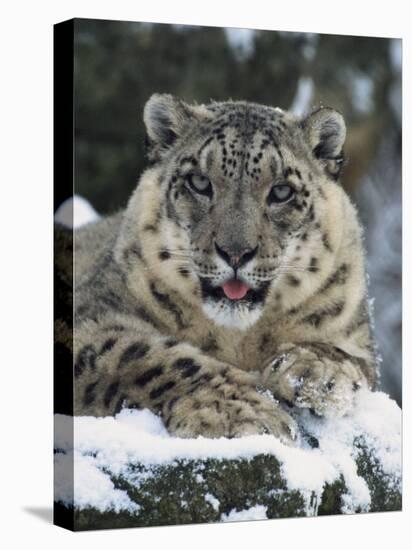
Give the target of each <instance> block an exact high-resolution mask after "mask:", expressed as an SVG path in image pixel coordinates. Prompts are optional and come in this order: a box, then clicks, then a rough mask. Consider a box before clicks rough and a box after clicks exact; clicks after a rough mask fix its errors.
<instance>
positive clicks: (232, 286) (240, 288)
mask: <svg viewBox="0 0 412 550" xmlns="http://www.w3.org/2000/svg"><path fill="white" fill-rule="evenodd" d="M222 288H223V292H224V293H225V295H226V296H227V297H228V298H230V299H231V300H241V299H242V298H243V297H244V296H245V294H246V292H247V291H248V290H249V287H248V286H247V285H245V283H242V281H239V280H238V279H231V280H230V281H227V283H225V284H224V285H222Z"/></svg>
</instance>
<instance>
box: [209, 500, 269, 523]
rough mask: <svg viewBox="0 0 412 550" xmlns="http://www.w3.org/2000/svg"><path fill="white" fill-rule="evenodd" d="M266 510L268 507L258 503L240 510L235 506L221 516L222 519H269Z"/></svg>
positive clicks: (225, 520)
mask: <svg viewBox="0 0 412 550" xmlns="http://www.w3.org/2000/svg"><path fill="white" fill-rule="evenodd" d="M266 512H267V507H266V506H262V505H261V504H257V505H256V506H252V508H247V509H246V510H240V511H239V512H238V511H237V510H236V509H235V508H233V510H231V511H230V512H229V513H228V514H222V515H221V516H220V521H223V522H228V521H254V520H257V519H268V517H267V515H266Z"/></svg>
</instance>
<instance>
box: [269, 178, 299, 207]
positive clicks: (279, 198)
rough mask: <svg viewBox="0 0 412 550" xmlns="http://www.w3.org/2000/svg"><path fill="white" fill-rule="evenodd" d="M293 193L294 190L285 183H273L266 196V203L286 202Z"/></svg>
mask: <svg viewBox="0 0 412 550" xmlns="http://www.w3.org/2000/svg"><path fill="white" fill-rule="evenodd" d="M294 195H295V190H294V189H293V187H291V186H290V185H289V184H287V183H281V184H277V185H274V186H273V187H272V189H271V190H270V193H269V196H268V203H269V204H272V203H281V202H287V201H288V200H290V199H291V198H292V197H293V196H294Z"/></svg>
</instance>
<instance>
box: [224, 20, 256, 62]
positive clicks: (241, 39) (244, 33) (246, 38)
mask: <svg viewBox="0 0 412 550" xmlns="http://www.w3.org/2000/svg"><path fill="white" fill-rule="evenodd" d="M225 33H226V38H227V41H228V43H229V45H230V46H231V47H232V48H233V49H234V50H235V53H236V54H237V55H238V57H239V59H247V58H248V57H250V56H251V55H252V54H253V50H254V47H255V35H256V31H255V30H254V29H237V28H235V27H226V28H225Z"/></svg>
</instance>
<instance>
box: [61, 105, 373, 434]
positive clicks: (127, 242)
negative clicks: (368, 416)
mask: <svg viewBox="0 0 412 550" xmlns="http://www.w3.org/2000/svg"><path fill="white" fill-rule="evenodd" d="M143 120H144V124H145V127H146V134H147V140H146V141H147V158H148V166H147V168H146V170H145V171H144V173H143V174H142V176H141V177H140V180H139V181H138V184H137V187H136V189H135V190H134V192H133V194H132V196H131V197H130V200H129V202H128V204H127V207H126V208H125V209H124V210H122V211H120V212H118V213H117V214H115V215H112V216H108V217H106V218H103V219H101V220H100V221H98V222H96V223H93V224H89V225H86V226H84V227H82V228H80V229H78V230H76V231H75V232H74V235H73V241H74V245H73V249H74V298H73V300H74V323H73V331H74V335H73V342H71V340H70V336H69V335H68V334H67V330H66V331H65V329H64V327H65V324H64V321H62V320H58V328H57V330H56V335H57V336H56V337H57V345H59V346H66V348H67V347H69V348H70V353H72V354H73V363H72V366H73V373H74V404H73V410H74V414H75V415H93V416H107V415H115V414H117V413H118V412H119V411H120V410H121V409H122V408H124V407H126V408H129V409H133V408H135V409H145V408H147V409H149V410H150V411H152V412H154V413H155V414H158V415H159V416H161V418H162V419H163V422H164V424H165V426H166V428H167V430H168V431H169V433H170V434H172V435H174V436H177V437H186V438H189V437H197V436H203V437H209V438H217V437H240V436H245V435H252V434H271V435H274V436H276V437H277V438H279V439H280V440H281V441H283V442H285V443H286V444H292V445H293V444H294V442H295V441H296V440H297V438H298V436H299V429H298V426H297V423H296V419H295V415H294V414H293V411H299V410H301V409H309V410H310V411H311V412H312V413H313V414H315V415H317V416H319V417H325V418H338V417H341V416H343V415H345V414H347V413H348V412H350V410H351V409H352V407H353V405H354V402H355V399H356V394H357V392H358V390H360V389H361V388H370V389H374V388H375V385H376V381H377V373H376V360H375V352H374V349H375V348H374V341H373V337H372V331H371V323H370V315H369V312H368V300H367V284H366V275H365V266H364V264H365V261H364V250H363V241H362V229H361V225H360V222H359V220H358V215H357V212H356V209H355V206H354V205H353V204H352V203H351V200H350V199H349V197H348V195H347V194H346V193H345V191H344V190H343V188H342V186H341V184H340V175H341V171H342V165H343V164H344V163H343V160H344V157H343V147H344V142H345V138H346V126H345V122H344V118H343V116H342V115H341V114H340V113H339V112H338V111H336V110H334V109H331V108H326V107H321V108H318V109H315V110H313V111H312V112H311V113H310V114H308V115H306V116H305V117H302V118H299V117H297V116H295V115H294V114H292V113H291V112H289V111H286V110H282V109H280V108H278V107H276V108H275V107H271V106H266V105H261V104H257V103H251V102H248V101H232V100H229V101H223V102H211V103H209V104H189V103H187V102H185V101H183V100H181V99H179V98H177V97H175V96H172V95H168V94H154V95H153V96H151V97H150V98H149V100H148V101H147V103H146V105H145V107H144V116H143ZM66 250H67V247H66ZM57 256H59V253H58V252H57ZM57 263H59V261H58V262H57ZM60 263H62V262H60ZM63 263H64V262H63ZM66 286H68V285H67V283H66ZM66 329H67V326H66ZM71 375H72V371H70V372H66V373H65V375H64V376H63V378H65V379H66V380H69V379H70V376H71Z"/></svg>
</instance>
